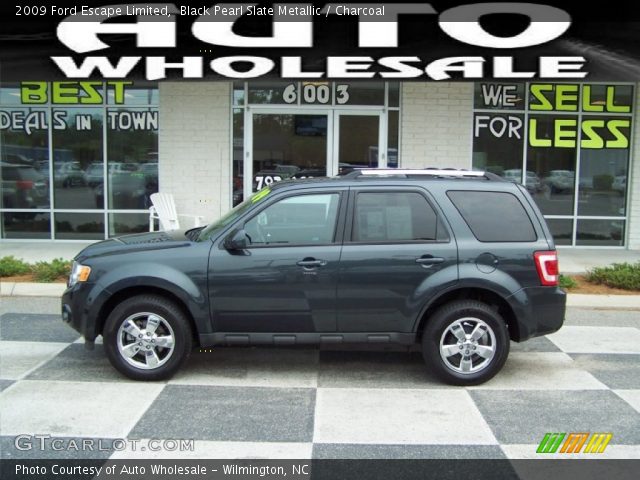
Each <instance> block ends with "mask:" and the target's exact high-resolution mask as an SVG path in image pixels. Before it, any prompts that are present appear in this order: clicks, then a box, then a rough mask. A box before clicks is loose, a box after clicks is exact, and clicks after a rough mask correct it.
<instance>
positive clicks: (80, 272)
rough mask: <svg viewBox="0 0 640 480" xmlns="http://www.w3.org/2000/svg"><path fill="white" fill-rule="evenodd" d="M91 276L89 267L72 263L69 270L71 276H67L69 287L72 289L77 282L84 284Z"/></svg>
mask: <svg viewBox="0 0 640 480" xmlns="http://www.w3.org/2000/svg"><path fill="white" fill-rule="evenodd" d="M89 275H91V267H87V266H86V265H80V264H79V263H78V262H73V268H72V269H71V275H69V283H68V286H69V287H73V286H74V285H75V284H76V283H78V282H86V281H87V280H89Z"/></svg>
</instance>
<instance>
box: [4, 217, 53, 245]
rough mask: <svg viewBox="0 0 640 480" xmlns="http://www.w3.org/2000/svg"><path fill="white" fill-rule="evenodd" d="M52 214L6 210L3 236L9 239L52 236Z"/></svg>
mask: <svg viewBox="0 0 640 480" xmlns="http://www.w3.org/2000/svg"><path fill="white" fill-rule="evenodd" d="M50 218H51V215H50V214H49V213H43V212H4V213H3V214H2V236H3V238H9V239H23V238H24V239H26V238H35V239H47V238H51V223H50Z"/></svg>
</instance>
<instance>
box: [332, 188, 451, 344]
mask: <svg viewBox="0 0 640 480" xmlns="http://www.w3.org/2000/svg"><path fill="white" fill-rule="evenodd" d="M457 262H458V253H457V247H456V243H455V240H454V238H453V236H452V235H451V233H450V228H449V227H448V225H446V222H445V221H444V220H443V218H442V214H441V211H440V209H439V208H438V206H437V205H436V204H435V202H434V201H433V199H432V198H431V197H430V195H429V194H428V192H426V191H425V190H424V189H422V188H419V187H388V188H379V187H376V188H364V187H361V188H353V187H352V190H351V193H350V197H349V209H348V215H347V224H346V227H345V242H344V245H343V248H342V257H341V261H340V272H339V279H338V292H337V299H338V300H337V302H338V330H339V331H341V332H410V331H412V329H413V326H414V323H415V321H416V319H417V318H418V316H419V314H420V313H421V311H422V308H423V306H424V305H425V303H426V302H427V301H428V299H429V298H431V297H432V296H433V295H435V294H436V293H437V292H438V291H440V290H441V289H443V288H445V287H446V286H448V285H450V284H453V283H455V282H456V281H457V279H458V267H457Z"/></svg>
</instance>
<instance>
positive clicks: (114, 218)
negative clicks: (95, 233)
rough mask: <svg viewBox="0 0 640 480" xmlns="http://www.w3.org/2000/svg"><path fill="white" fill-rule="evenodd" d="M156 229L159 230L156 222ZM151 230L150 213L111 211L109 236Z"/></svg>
mask: <svg viewBox="0 0 640 480" xmlns="http://www.w3.org/2000/svg"><path fill="white" fill-rule="evenodd" d="M154 230H155V231H157V230H158V225H157V224H156V225H155V227H154ZM148 231H149V215H148V214H146V213H110V214H109V237H116V236H118V235H127V234H130V233H143V232H148Z"/></svg>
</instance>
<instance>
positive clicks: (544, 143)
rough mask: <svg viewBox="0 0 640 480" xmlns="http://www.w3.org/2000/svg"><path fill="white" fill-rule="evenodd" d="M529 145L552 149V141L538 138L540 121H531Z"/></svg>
mask: <svg viewBox="0 0 640 480" xmlns="http://www.w3.org/2000/svg"><path fill="white" fill-rule="evenodd" d="M529 145H531V146H532V147H550V146H551V145H552V143H551V139H544V138H538V120H537V119H535V118H530V119H529Z"/></svg>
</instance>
